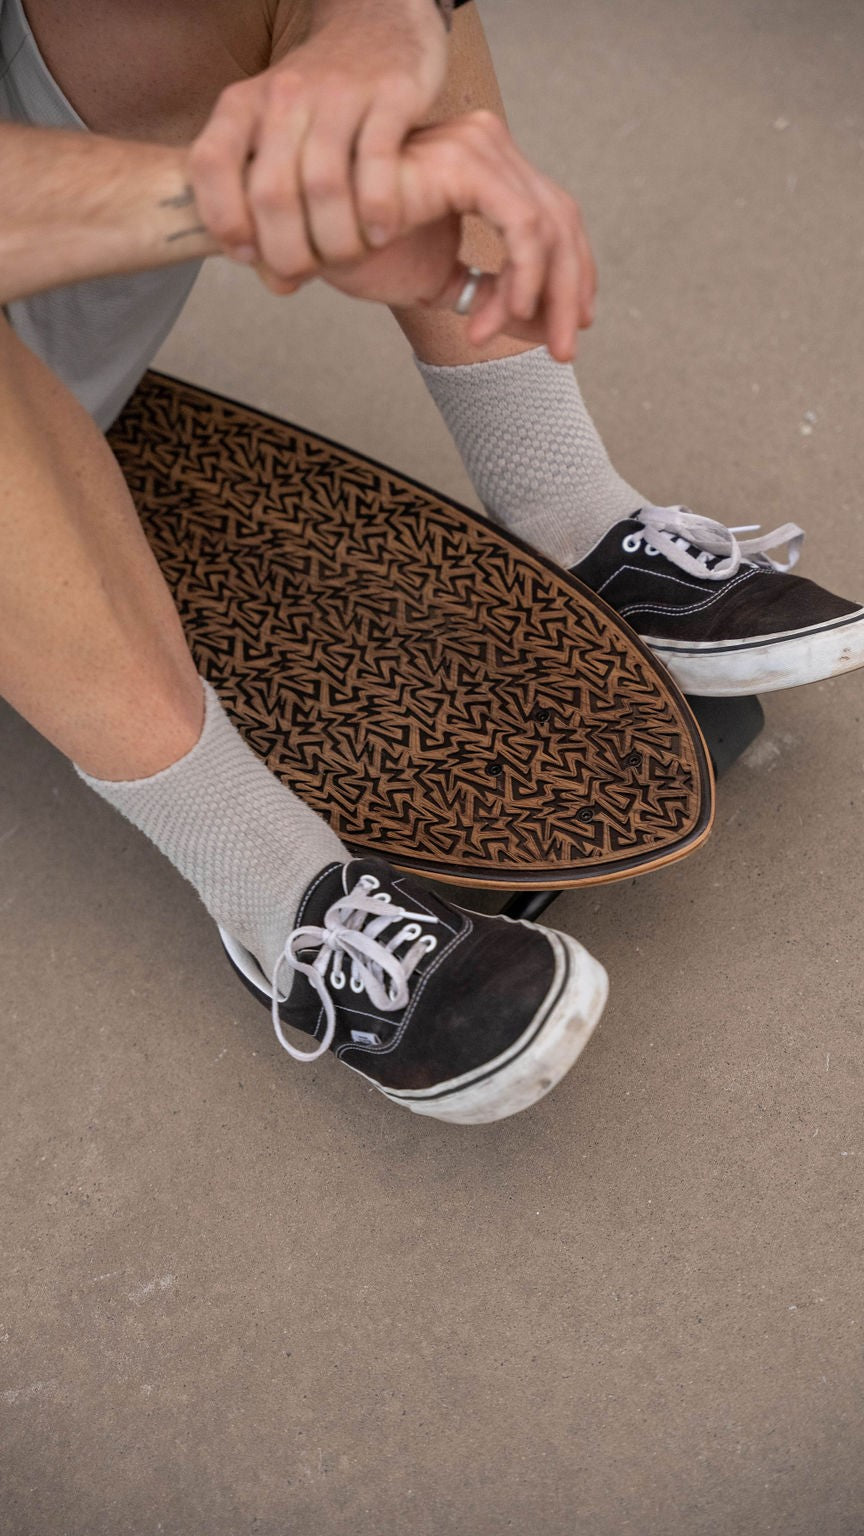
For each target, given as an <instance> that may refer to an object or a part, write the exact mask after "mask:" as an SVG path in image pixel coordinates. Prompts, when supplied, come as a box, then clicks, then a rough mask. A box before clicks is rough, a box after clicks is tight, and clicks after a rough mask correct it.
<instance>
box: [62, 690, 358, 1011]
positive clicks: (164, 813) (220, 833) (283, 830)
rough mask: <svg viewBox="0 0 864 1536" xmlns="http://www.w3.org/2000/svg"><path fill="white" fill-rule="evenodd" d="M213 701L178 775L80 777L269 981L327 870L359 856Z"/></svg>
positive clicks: (168, 771)
mask: <svg viewBox="0 0 864 1536" xmlns="http://www.w3.org/2000/svg"><path fill="white" fill-rule="evenodd" d="M204 694H205V701H206V702H205V715H204V729H203V731H202V732H201V736H200V737H199V739H198V741H197V742H196V744H195V746H194V747H193V748H192V750H191V751H190V752H187V753H186V756H185V757H181V758H180V759H179V761H178V762H176V763H172V764H171V766H170V767H169V768H163V769H162V771H161V772H160V773H154V774H153V775H152V776H151V777H150V778H146V779H127V780H124V781H122V782H119V783H118V782H114V781H112V780H107V779H94V778H92V777H91V775H90V774H88V773H84V772H83V770H82V769H80V768H78V769H77V770H76V771H77V772H78V773H79V774H80V775H81V778H82V779H83V780H84V781H85V783H87V784H89V785H90V786H91V788H93V789H95V790H96V793H97V794H99V795H101V796H102V798H103V799H104V800H108V801H109V802H110V804H111V805H113V806H114V807H115V808H116V809H117V810H118V811H120V812H122V814H123V815H124V816H126V817H127V818H128V820H129V821H131V822H132V823H133V824H134V825H135V826H136V827H138V828H139V829H140V831H142V832H145V833H146V834H147V836H148V837H149V838H151V839H152V841H153V842H154V843H155V844H156V847H157V848H159V849H161V851H162V853H164V854H166V855H167V857H168V858H169V859H170V860H171V862H172V864H175V865H176V867H177V868H178V869H179V871H180V873H181V875H185V876H186V879H187V880H191V882H192V884H193V885H194V886H195V888H196V890H197V891H198V894H199V896H200V897H201V900H202V901H203V902H204V905H205V906H206V907H207V910H208V911H209V912H210V914H211V916H212V917H214V918H215V919H216V921H217V922H218V923H221V924H222V926H223V928H227V930H228V932H229V933H230V934H231V935H232V937H233V938H235V939H239V941H240V943H241V944H244V945H245V946H246V948H247V949H249V950H251V952H252V954H253V955H255V957H256V959H257V960H258V962H259V963H260V965H261V966H262V967H263V969H264V970H265V971H266V973H267V975H268V976H269V975H271V974H272V972H273V967H274V966H275V964H276V961H277V959H278V957H279V955H280V954H281V952H282V949H283V946H284V944H285V940H286V938H287V937H288V934H289V933H290V932H291V929H292V928H293V927H294V919H295V915H296V912H297V908H298V906H299V904H300V899H301V897H302V895H303V892H304V891H305V890H306V887H307V886H308V885H309V883H310V882H311V881H312V880H313V879H314V877H315V876H316V875H317V874H318V872H319V870H321V869H322V868H323V867H324V865H325V864H329V863H332V861H333V860H334V859H338V860H339V861H340V863H344V862H345V861H346V860H347V859H349V858H350V857H351V855H350V853H349V852H348V850H347V849H346V848H344V847H343V845H342V843H340V841H339V839H338V837H337V836H336V834H335V832H331V831H330V828H329V827H328V826H327V823H326V822H325V821H322V819H321V817H320V816H318V815H316V813H315V812H314V811H312V810H310V808H309V806H307V805H304V803H303V801H302V800H298V798H297V796H296V795H294V794H292V792H291V790H290V789H286V788H285V786H284V785H283V784H281V783H280V782H279V780H278V779H277V778H276V777H275V776H274V775H273V774H272V773H271V772H270V770H269V769H268V768H267V767H266V766H265V764H264V763H263V762H262V761H261V759H260V758H258V757H256V756H255V753H254V752H252V750H251V749H250V748H249V747H247V745H246V743H245V741H244V740H243V738H242V736H241V735H240V733H239V731H237V730H236V729H235V727H234V726H233V725H232V724H231V721H230V720H229V719H228V716H227V715H226V714H225V711H224V710H223V708H222V705H221V704H220V702H219V698H218V696H217V694H216V693H215V692H214V690H213V689H212V688H211V687H210V684H209V683H206V682H205V683H204ZM285 972H286V968H285V967H283V972H282V977H281V978H280V983H284V978H285Z"/></svg>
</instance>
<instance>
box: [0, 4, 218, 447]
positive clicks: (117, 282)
mask: <svg viewBox="0 0 864 1536" xmlns="http://www.w3.org/2000/svg"><path fill="white" fill-rule="evenodd" d="M0 119H5V120H6V121H7V122H16V123H30V124H33V125H38V126H41V127H45V128H78V129H81V130H82V132H86V131H87V125H86V123H83V122H82V121H81V118H80V117H79V116H78V114H77V112H76V111H75V109H74V107H72V106H71V104H70V103H69V102H68V101H67V100H66V97H65V96H64V95H63V92H62V91H61V89H60V87H59V85H58V84H57V82H56V80H55V79H54V77H53V76H52V75H51V74H50V73H49V71H48V67H47V65H46V63H45V60H44V59H43V58H42V55H41V54H40V52H39V49H38V48H37V47H36V42H35V39H34V37H33V34H32V32H31V31H30V28H29V26H28V24H27V18H26V16H25V15H24V11H23V9H22V7H21V0H0ZM200 266H201V263H200V261H185V262H183V263H182V264H181V265H180V266H176V267H166V268H162V269H161V270H159V271H156V272H137V273H133V274H132V275H130V276H125V275H124V276H121V277H103V278H96V279H94V280H92V281H90V282H86V283H72V284H69V285H68V286H67V287H64V288H53V289H51V291H50V292H48V293H39V294H36V295H35V296H34V297H33V298H30V299H19V300H16V301H15V302H14V303H11V304H8V305H7V306H6V310H5V313H6V315H7V318H8V319H9V322H10V324H11V325H12V328H13V329H14V330H15V332H16V333H17V335H18V336H20V338H21V340H22V341H23V342H26V344H27V346H28V347H30V349H31V350H32V351H33V352H35V353H36V354H37V356H39V357H41V358H42V359H43V361H44V362H46V363H47V364H48V367H49V368H51V369H52V370H53V372H54V373H56V374H57V376H58V377H59V378H61V379H62V380H63V382H64V384H66V385H68V387H69V389H71V391H72V393H73V394H74V395H76V396H77V397H78V399H79V400H80V401H81V404H82V405H83V406H85V408H86V409H87V410H88V411H89V412H90V414H91V415H92V416H93V417H94V419H95V420H96V422H97V423H98V424H99V426H100V427H102V428H103V429H104V428H106V427H108V426H110V424H111V422H112V421H113V420H114V418H115V416H116V415H117V414H118V413H119V411H120V410H121V409H122V407H123V405H124V404H125V402H126V401H127V400H128V398H129V396H130V395H131V393H132V391H133V390H134V388H135V385H136V384H137V383H138V380H139V379H140V377H141V375H142V373H143V372H144V370H145V368H146V367H147V365H148V364H149V363H150V361H151V360H152V358H153V356H154V354H155V353H156V352H157V351H158V349H159V347H160V346H161V344H162V342H163V341H164V339H165V337H166V336H167V334H168V332H169V331H170V329H171V327H172V325H173V324H174V321H175V320H176V319H177V316H178V315H179V313H180V311H181V309H182V308H183V305H184V303H185V302H186V299H187V297H188V295H189V291H190V289H191V287H192V284H193V283H194V281H195V278H196V277H197V275H198V271H199V268H200Z"/></svg>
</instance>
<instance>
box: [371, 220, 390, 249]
mask: <svg viewBox="0 0 864 1536" xmlns="http://www.w3.org/2000/svg"><path fill="white" fill-rule="evenodd" d="M366 239H367V240H368V241H369V244H370V245H386V244H387V242H388V240H389V239H390V231H389V229H385V228H384V225H383V224H370V225H369V228H368V229H367V231H366Z"/></svg>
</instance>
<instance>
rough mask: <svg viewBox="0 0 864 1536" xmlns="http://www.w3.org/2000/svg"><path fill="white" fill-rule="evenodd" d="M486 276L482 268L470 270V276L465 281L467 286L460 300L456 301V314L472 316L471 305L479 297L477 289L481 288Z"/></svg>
mask: <svg viewBox="0 0 864 1536" xmlns="http://www.w3.org/2000/svg"><path fill="white" fill-rule="evenodd" d="M485 276H486V273H485V272H484V271H483V268H482V267H469V268H468V276H467V277H466V279H465V286H464V288H463V289H462V292H461V293H460V295H459V297H458V299H457V300H456V303H455V304H454V305H453V312H454V314H457V315H470V313H471V305H472V304H473V303H474V300H475V299H476V297H477V289H478V288H479V287H480V283H481V282H482V280H483V278H484V277H485Z"/></svg>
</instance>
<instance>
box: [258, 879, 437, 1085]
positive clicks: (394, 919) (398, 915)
mask: <svg viewBox="0 0 864 1536" xmlns="http://www.w3.org/2000/svg"><path fill="white" fill-rule="evenodd" d="M378 883H379V882H378V881H377V880H376V879H375V876H374V875H362V876H361V878H360V880H359V882H358V884H357V885H355V887H354V889H353V891H349V893H348V895H347V896H340V897H339V899H338V901H334V902H333V904H332V905H331V906H329V907H328V908H327V911H326V913H325V914H324V927H323V928H316V927H314V926H312V925H310V926H308V927H304V928H295V929H294V931H293V933H289V935H288V938H287V940H286V942H285V948H284V949H283V951H282V953H281V955H280V956H279V959H278V960H277V962H276V966H275V969H274V971H273V1008H272V1016H273V1028H274V1029H275V1031H276V1038H277V1039H278V1041H279V1043H280V1045H282V1046H284V1048H285V1050H286V1051H287V1052H288V1055H289V1056H293V1057H294V1060H295V1061H317V1060H318V1058H319V1056H323V1055H324V1053H325V1051H328V1050H329V1049H330V1046H331V1045H332V1043H333V1036H334V1034H335V1032H336V1007H335V1004H334V1002H333V998H332V997H331V995H330V990H329V988H328V982H329V987H330V988H334V989H335V990H336V991H337V992H338V991H340V990H341V989H342V988H343V987H344V986H345V985H346V980H347V978H346V976H345V972H344V970H343V967H342V961H343V957H346V958H347V959H349V960H350V961H351V976H350V981H348V985H349V987H350V990H351V991H352V992H353V993H355V994H359V993H361V992H365V993H366V995H367V996H368V997H369V999H370V1001H371V1002H372V1004H373V1006H374V1007H375V1008H379V1009H380V1010H381V1011H382V1013H396V1012H398V1010H399V1009H400V1008H404V1007H405V1006H406V1004H407V1002H408V982H409V980H410V978H411V976H412V974H413V973H414V971H415V970H416V969H417V966H418V965H419V964H420V961H421V960H422V959H423V956H424V955H427V954H429V952H430V950H432V949H434V948H435V946H436V944H437V943H438V940H437V939H436V938H435V937H434V936H433V935H432V934H429V933H427V934H424V933H423V927H422V926H421V925H424V924H429V923H437V922H438V919H437V917H433V916H432V914H431V913H430V912H410V911H408V910H407V909H406V908H405V907H397V906H394V905H393V902H392V899H391V897H390V896H389V895H388V894H387V893H386V892H381V893H380V894H378V895H376V894H375V892H376V890H377V887H378ZM403 922H404V923H405V926H404V927H402V928H400V929H399V930H398V932H397V933H394V934H393V936H392V937H391V938H390V939H389V940H388V941H387V943H386V944H385V943H383V942H382V941H381V939H380V935H381V934H383V932H384V931H385V929H386V928H388V927H390V925H391V924H393V923H403ZM401 944H410V945H411V948H410V949H409V950H408V951H407V953H406V954H404V955H401V956H397V955H396V954H395V953H394V951H395V950H397V949H398V948H399V946H400V945H401ZM310 949H317V950H318V955H317V957H316V959H315V960H314V961H313V962H312V964H311V965H310V964H308V963H307V962H306V961H305V960H301V959H300V958H299V955H300V952H301V951H303V950H310ZM283 965H289V966H290V967H291V969H292V970H293V971H299V972H300V973H301V975H303V976H307V977H308V978H309V981H310V983H311V984H312V986H313V987H314V988H315V991H316V992H317V993H318V996H319V997H320V999H321V1003H322V1006H323V1008H324V1016H325V1019H326V1021H327V1022H326V1027H325V1030H324V1036H323V1038H322V1040H321V1043H320V1045H319V1046H318V1047H317V1049H316V1050H314V1051H298V1050H297V1048H296V1046H293V1045H292V1044H291V1042H290V1040H286V1038H285V1035H284V1033H283V1031H282V1021H281V1019H280V1017H279V1002H280V998H279V977H280V974H281V972H282V967H283ZM328 969H329V973H330V974H329V976H328V974H327V973H328ZM282 1000H283V1001H284V999H282ZM364 1038H367V1037H364ZM368 1038H374V1037H371V1036H370V1037H368Z"/></svg>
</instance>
